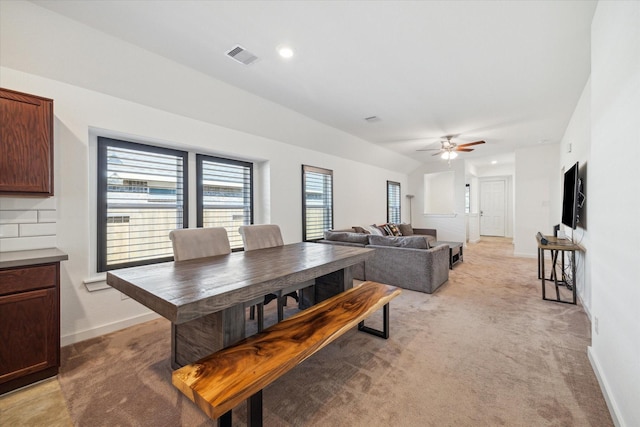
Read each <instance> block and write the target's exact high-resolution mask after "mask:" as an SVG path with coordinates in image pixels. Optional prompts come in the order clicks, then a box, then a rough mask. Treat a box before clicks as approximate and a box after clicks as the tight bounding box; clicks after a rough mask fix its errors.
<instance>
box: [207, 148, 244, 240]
mask: <svg viewBox="0 0 640 427" xmlns="http://www.w3.org/2000/svg"><path fill="white" fill-rule="evenodd" d="M196 165H197V180H198V226H199V227H224V228H225V229H226V230H227V236H228V237H229V243H230V244H231V249H240V248H242V247H243V242H242V236H240V233H239V232H238V227H240V226H241V225H249V224H252V223H253V196H252V194H253V191H252V187H253V164H252V163H249V162H242V161H238V160H231V159H224V158H220V157H212V156H206V155H202V154H198V155H197V156H196Z"/></svg>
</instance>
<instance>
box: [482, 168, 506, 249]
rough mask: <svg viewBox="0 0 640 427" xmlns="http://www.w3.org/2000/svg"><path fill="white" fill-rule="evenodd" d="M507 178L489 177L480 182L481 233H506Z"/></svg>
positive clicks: (492, 234) (489, 234)
mask: <svg viewBox="0 0 640 427" xmlns="http://www.w3.org/2000/svg"><path fill="white" fill-rule="evenodd" d="M506 190H507V183H506V180H505V179H500V178H498V179H487V180H482V181H481V182H480V235H482V236H500V237H505V235H506V212H507V205H506V199H507V198H506Z"/></svg>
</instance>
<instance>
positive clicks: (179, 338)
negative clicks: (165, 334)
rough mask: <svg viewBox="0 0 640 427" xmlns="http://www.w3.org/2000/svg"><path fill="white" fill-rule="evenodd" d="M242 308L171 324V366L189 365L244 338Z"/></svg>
mask: <svg viewBox="0 0 640 427" xmlns="http://www.w3.org/2000/svg"><path fill="white" fill-rule="evenodd" d="M244 323H245V311H244V305H243V304H240V305H237V306H233V307H230V308H227V309H225V310H222V311H218V312H216V313H211V314H209V315H206V316H202V317H199V318H197V319H194V320H191V321H189V322H185V323H180V324H174V323H172V324H171V366H172V368H174V369H177V368H180V367H182V366H184V365H187V364H189V363H193V362H195V361H196V360H199V359H201V358H203V357H205V356H208V355H209V354H211V353H213V352H215V351H217V350H220V349H222V348H224V347H227V346H229V345H231V344H233V343H235V342H237V341H239V340H241V339H242V338H244V328H245V324H244Z"/></svg>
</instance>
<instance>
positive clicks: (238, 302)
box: [107, 242, 374, 369]
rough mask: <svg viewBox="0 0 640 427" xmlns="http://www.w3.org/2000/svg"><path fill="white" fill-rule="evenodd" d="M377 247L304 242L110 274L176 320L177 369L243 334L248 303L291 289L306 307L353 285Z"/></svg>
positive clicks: (126, 291)
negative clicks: (357, 270) (298, 286)
mask: <svg viewBox="0 0 640 427" xmlns="http://www.w3.org/2000/svg"><path fill="white" fill-rule="evenodd" d="M373 251H374V249H367V248H363V247H353V246H340V245H327V244H322V243H313V242H299V243H292V244H287V245H283V246H276V247H272V248H266V249H258V250H253V251H237V252H232V253H230V254H226V255H218V256H213V257H204V258H196V259H190V260H186V261H170V262H163V263H158V264H150V265H143V266H137V267H129V268H123V269H118V270H112V271H109V272H107V284H108V285H110V286H111V287H113V288H115V289H117V290H119V291H120V292H122V293H123V294H125V295H127V296H129V297H130V298H132V299H134V300H135V301H137V302H139V303H140V304H142V305H144V306H146V307H147V308H149V309H151V310H153V311H154V312H156V313H158V314H159V315H161V316H162V317H165V318H166V319H168V320H170V321H171V365H172V367H173V368H174V369H176V368H179V367H181V366H184V365H187V364H189V363H193V362H195V361H197V360H199V359H201V358H203V357H205V356H207V355H209V354H211V353H213V352H215V351H217V350H220V349H222V348H224V347H227V346H229V345H232V344H234V343H236V342H237V341H239V340H241V339H242V338H244V337H245V318H246V314H245V308H246V305H247V304H249V303H250V302H252V301H255V300H256V299H259V298H260V297H262V296H264V295H267V294H270V293H277V292H278V291H281V290H283V289H287V288H290V287H291V286H292V285H296V284H300V283H305V282H307V283H309V284H310V286H309V287H306V288H304V289H302V290H301V298H300V302H299V305H300V308H301V309H304V308H308V307H309V306H311V305H313V304H315V303H317V302H320V301H323V300H325V299H327V298H329V297H331V296H333V295H336V294H338V293H340V292H343V291H345V290H347V289H349V288H351V287H353V275H352V273H351V267H352V266H353V265H355V264H358V263H360V262H363V261H364V260H366V259H367V258H369V257H370V256H371V255H373Z"/></svg>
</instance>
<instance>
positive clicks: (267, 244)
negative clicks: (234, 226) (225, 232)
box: [238, 224, 284, 251]
mask: <svg viewBox="0 0 640 427" xmlns="http://www.w3.org/2000/svg"><path fill="white" fill-rule="evenodd" d="M238 231H239V232H240V235H241V236H242V241H243V242H244V250H245V251H253V250H256V249H264V248H272V247H274V246H283V245H284V241H283V240H282V233H281V232H280V227H279V226H277V225H275V224H259V225H243V226H240V228H238Z"/></svg>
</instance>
